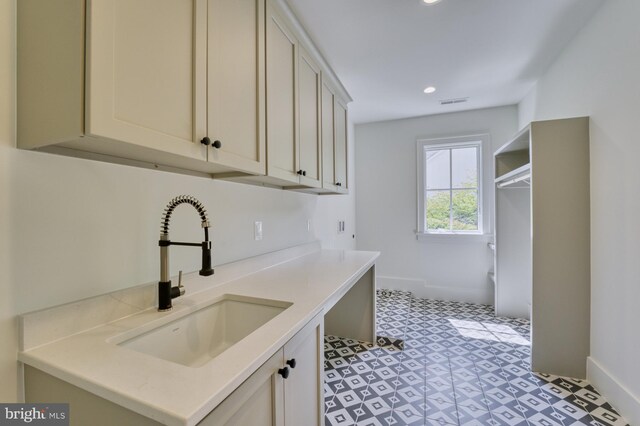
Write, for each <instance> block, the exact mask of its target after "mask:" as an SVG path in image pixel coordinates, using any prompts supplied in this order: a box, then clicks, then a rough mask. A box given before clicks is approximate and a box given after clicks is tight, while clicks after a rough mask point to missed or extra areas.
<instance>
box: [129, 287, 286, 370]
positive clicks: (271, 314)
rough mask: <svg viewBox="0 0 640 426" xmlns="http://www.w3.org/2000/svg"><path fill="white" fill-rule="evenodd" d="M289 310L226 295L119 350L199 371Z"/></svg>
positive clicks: (266, 301) (272, 302) (273, 302)
mask: <svg viewBox="0 0 640 426" xmlns="http://www.w3.org/2000/svg"><path fill="white" fill-rule="evenodd" d="M289 306H291V303H289V302H282V301H278V300H269V299H258V298H253V297H245V296H237V295H230V294H226V295H224V296H222V298H221V299H219V300H218V301H216V302H214V303H213V304H211V305H209V306H207V307H205V308H202V309H199V310H197V311H195V312H193V313H191V314H188V315H186V316H184V317H182V318H180V319H177V320H175V321H173V322H170V323H169V324H166V325H163V326H161V327H158V328H156V329H153V330H151V331H148V332H146V333H144V334H141V335H138V336H136V337H133V338H131V339H128V340H125V341H123V342H121V343H118V345H119V346H122V347H125V348H129V349H132V350H134V351H138V352H142V353H145V354H148V355H151V356H154V357H156V358H160V359H164V360H166V361H171V362H175V363H178V364H182V365H185V366H188V367H200V366H202V365H204V364H206V363H207V362H208V361H210V360H212V359H213V358H215V357H216V356H218V355H220V354H221V353H222V352H224V351H225V350H227V349H229V348H230V347H231V346H233V345H234V344H235V343H238V342H239V341H240V340H242V339H243V338H245V337H246V336H248V335H249V334H251V333H252V332H254V331H255V330H257V329H258V328H259V327H261V326H262V325H264V324H266V323H267V322H269V321H270V320H271V319H273V318H275V317H276V316H277V315H278V314H280V313H281V312H283V311H284V310H285V309H287V308H288V307H289Z"/></svg>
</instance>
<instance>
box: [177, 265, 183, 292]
mask: <svg viewBox="0 0 640 426" xmlns="http://www.w3.org/2000/svg"><path fill="white" fill-rule="evenodd" d="M178 291H179V292H180V296H184V286H183V285H182V271H179V272H178Z"/></svg>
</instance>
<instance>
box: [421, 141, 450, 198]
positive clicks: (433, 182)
mask: <svg viewBox="0 0 640 426" xmlns="http://www.w3.org/2000/svg"><path fill="white" fill-rule="evenodd" d="M425 155H426V162H425V167H426V171H427V182H426V185H427V189H447V188H450V186H449V185H450V180H449V150H448V149H434V150H428V151H426V152H425Z"/></svg>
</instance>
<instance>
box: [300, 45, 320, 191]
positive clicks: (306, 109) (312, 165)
mask: <svg viewBox="0 0 640 426" xmlns="http://www.w3.org/2000/svg"><path fill="white" fill-rule="evenodd" d="M298 53H299V54H298V108H299V109H298V123H299V126H298V128H299V129H300V132H299V137H300V143H299V146H300V158H299V161H300V170H302V171H303V175H302V176H301V177H300V183H301V184H302V185H305V186H310V187H314V188H319V187H321V185H322V182H321V173H322V170H321V164H320V155H321V143H322V141H321V137H320V90H321V87H320V86H321V81H320V67H319V66H318V65H317V64H316V63H315V61H314V60H313V59H311V56H310V55H309V54H308V53H307V52H306V51H305V50H304V49H303V48H302V47H300V48H299V50H298Z"/></svg>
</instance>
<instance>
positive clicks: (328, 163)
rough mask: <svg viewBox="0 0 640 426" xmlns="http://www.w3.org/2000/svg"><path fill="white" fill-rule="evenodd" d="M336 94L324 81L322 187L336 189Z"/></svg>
mask: <svg viewBox="0 0 640 426" xmlns="http://www.w3.org/2000/svg"><path fill="white" fill-rule="evenodd" d="M333 106H334V95H333V92H332V91H331V89H330V88H329V86H327V85H326V83H324V82H323V83H322V187H323V188H325V189H331V190H333V189H335V182H336V180H335V167H334V165H335V159H334V158H333V154H334V152H335V149H334V143H335V132H334V126H333V122H334V111H333Z"/></svg>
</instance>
